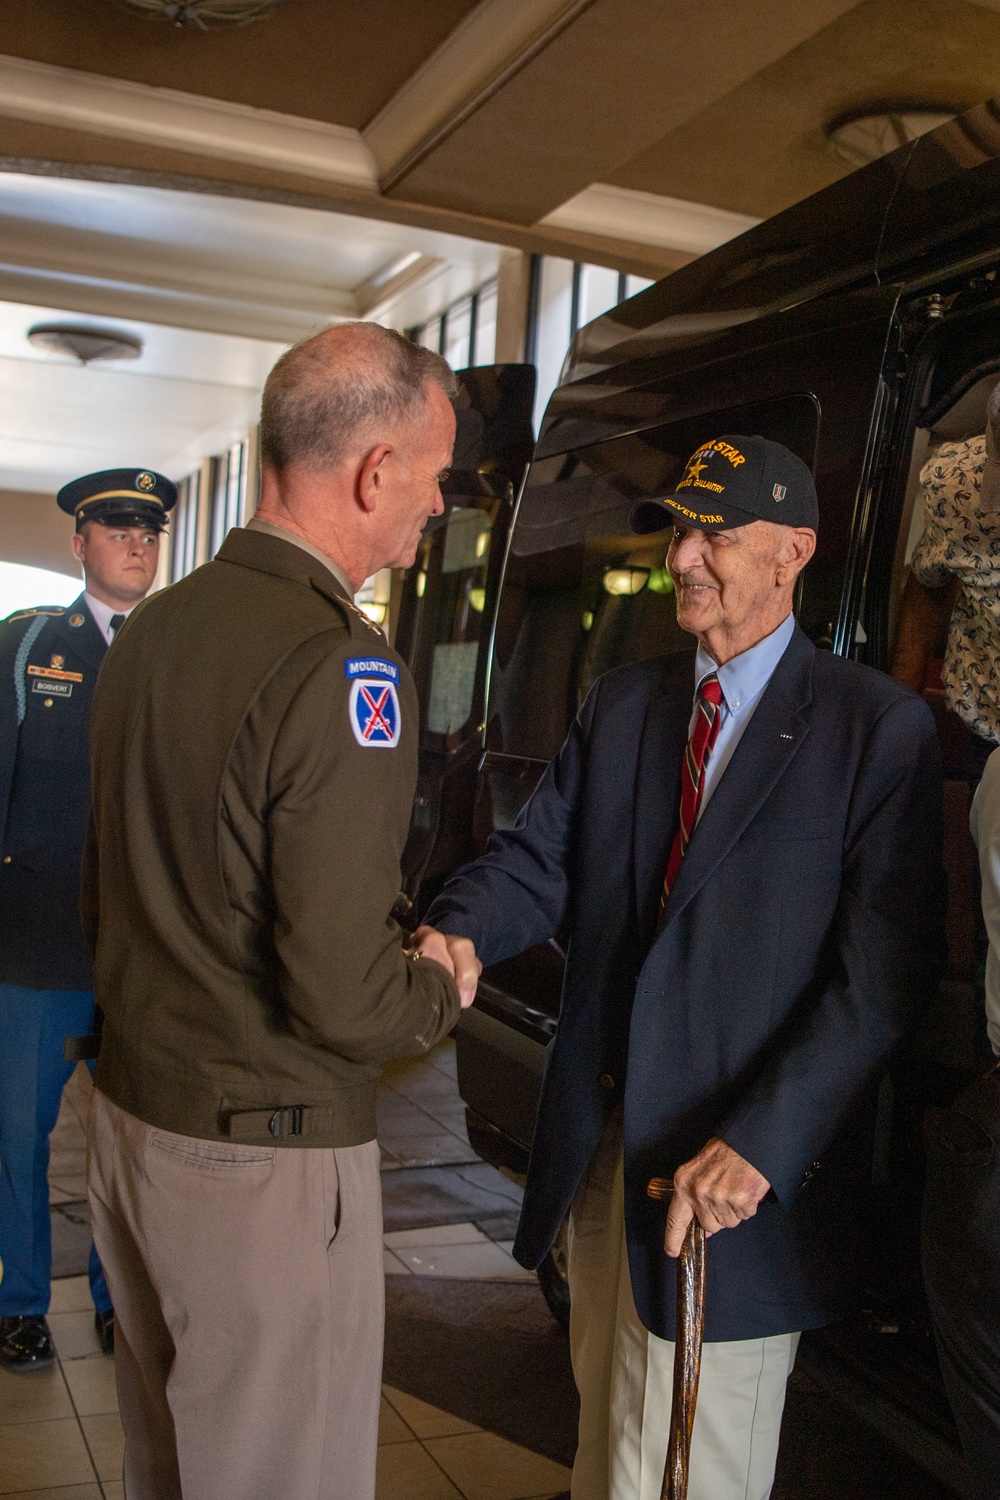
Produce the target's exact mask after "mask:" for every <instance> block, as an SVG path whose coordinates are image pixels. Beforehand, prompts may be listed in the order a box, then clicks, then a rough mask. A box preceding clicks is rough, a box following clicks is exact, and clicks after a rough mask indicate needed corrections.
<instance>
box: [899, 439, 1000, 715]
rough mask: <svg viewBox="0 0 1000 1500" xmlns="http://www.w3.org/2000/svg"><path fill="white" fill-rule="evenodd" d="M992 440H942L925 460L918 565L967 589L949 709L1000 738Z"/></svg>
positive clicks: (953, 640) (929, 581) (999, 589)
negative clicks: (987, 499)
mask: <svg viewBox="0 0 1000 1500" xmlns="http://www.w3.org/2000/svg"><path fill="white" fill-rule="evenodd" d="M985 464H986V439H985V438H983V437H974V438H968V439H967V440H966V441H964V442H960V443H942V445H941V447H940V448H939V449H938V451H937V453H936V454H935V455H934V456H933V457H932V458H930V459H928V461H927V463H926V464H925V465H924V467H923V469H922V470H921V474H920V483H921V485H922V487H923V495H924V531H923V535H922V536H921V538H920V541H919V542H918V543H917V546H916V549H915V551H914V553H913V560H912V562H911V568H912V571H913V576H914V578H916V580H917V582H918V583H922V584H923V585H924V586H925V587H926V588H931V589H939V588H942V587H943V586H944V585H945V584H946V583H947V582H948V581H949V579H950V577H951V576H952V575H953V574H954V575H955V576H956V577H957V578H959V579H960V581H961V590H960V592H959V595H958V600H957V602H956V604H955V608H954V611H953V613H952V617H951V624H950V625H949V627H948V646H947V651H946V654H945V662H944V670H943V672H942V674H941V675H942V678H943V680H944V685H945V691H946V697H947V700H948V706H949V708H952V709H954V711H955V713H957V714H958V716H959V718H960V719H962V721H963V722H964V723H965V724H966V725H967V726H968V727H969V729H971V730H972V731H973V732H974V733H975V734H978V735H980V736H981V737H982V738H983V739H986V740H995V741H998V742H1000V511H994V510H986V509H982V508H981V507H980V504H979V481H980V477H981V475H982V472H983V468H984V467H985Z"/></svg>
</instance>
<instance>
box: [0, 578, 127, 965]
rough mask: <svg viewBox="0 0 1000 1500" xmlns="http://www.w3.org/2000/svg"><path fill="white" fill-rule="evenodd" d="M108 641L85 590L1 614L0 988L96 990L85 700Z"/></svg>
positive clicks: (87, 709) (90, 695)
mask: <svg viewBox="0 0 1000 1500" xmlns="http://www.w3.org/2000/svg"><path fill="white" fill-rule="evenodd" d="M107 649H108V648H107V643H106V642H105V639H104V636H103V635H102V634H101V632H100V630H99V629H98V626H97V623H96V621H95V620H94V617H93V615H92V614H91V613H90V610H89V609H88V608H87V604H86V600H85V599H84V597H83V595H82V594H81V595H80V597H79V599H77V600H76V602H75V603H73V604H70V605H69V606H63V605H52V606H43V607H41V608H39V609H31V610H20V611H18V612H17V613H16V614H14V615H12V616H11V617H10V618H9V619H7V620H4V621H0V836H2V840H3V864H2V865H0V984H12V985H24V986H25V987H26V988H28V989H32V990H90V989H93V987H94V978H93V970H92V968H91V962H90V953H89V951H88V948H87V944H86V942H85V941H84V937H83V928H82V926H81V924H80V866H81V863H82V860H83V844H84V838H85V836H86V831H87V818H88V816H89V813H90V705H91V700H92V698H93V695H94V687H95V685H96V683H97V674H98V672H99V670H100V666H101V662H102V661H103V660H104V657H105V654H106V652H107ZM46 668H50V669H53V668H54V675H52V676H51V677H50V676H47V675H46V672H45V669H46Z"/></svg>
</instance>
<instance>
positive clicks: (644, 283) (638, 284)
mask: <svg viewBox="0 0 1000 1500" xmlns="http://www.w3.org/2000/svg"><path fill="white" fill-rule="evenodd" d="M652 285H653V283H652V281H651V280H650V279H649V277H648V276H626V277H625V295H626V297H634V296H635V294H636V292H644V291H645V290H646V288H647V287H648V286H652Z"/></svg>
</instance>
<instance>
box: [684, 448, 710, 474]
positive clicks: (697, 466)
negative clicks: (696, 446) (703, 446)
mask: <svg viewBox="0 0 1000 1500" xmlns="http://www.w3.org/2000/svg"><path fill="white" fill-rule="evenodd" d="M707 468H708V464H707V463H705V462H704V460H703V459H700V458H699V457H698V455H697V453H696V454H695V456H694V458H692V460H691V462H690V463H689V464H688V467H687V473H686V474H685V476H684V477H685V479H692V480H696V479H700V478H701V471H702V469H707Z"/></svg>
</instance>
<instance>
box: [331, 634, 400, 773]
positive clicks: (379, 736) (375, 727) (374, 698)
mask: <svg viewBox="0 0 1000 1500" xmlns="http://www.w3.org/2000/svg"><path fill="white" fill-rule="evenodd" d="M344 675H345V677H346V678H347V679H348V681H349V682H350V684H351V692H350V697H349V699H348V708H347V712H348V717H349V719H350V721H351V732H352V734H353V735H354V738H355V739H356V740H357V742H358V744H359V745H361V746H363V747H364V749H366V750H374V749H382V750H391V749H393V748H394V746H396V745H398V744H399V732H400V729H401V728H402V717H401V715H400V711H399V694H398V693H397V691H396V689H397V687H398V685H399V668H398V667H397V666H396V664H395V662H391V661H386V660H385V659H384V658H383V657H381V656H354V657H351V659H350V660H349V661H347V662H345V663H344Z"/></svg>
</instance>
